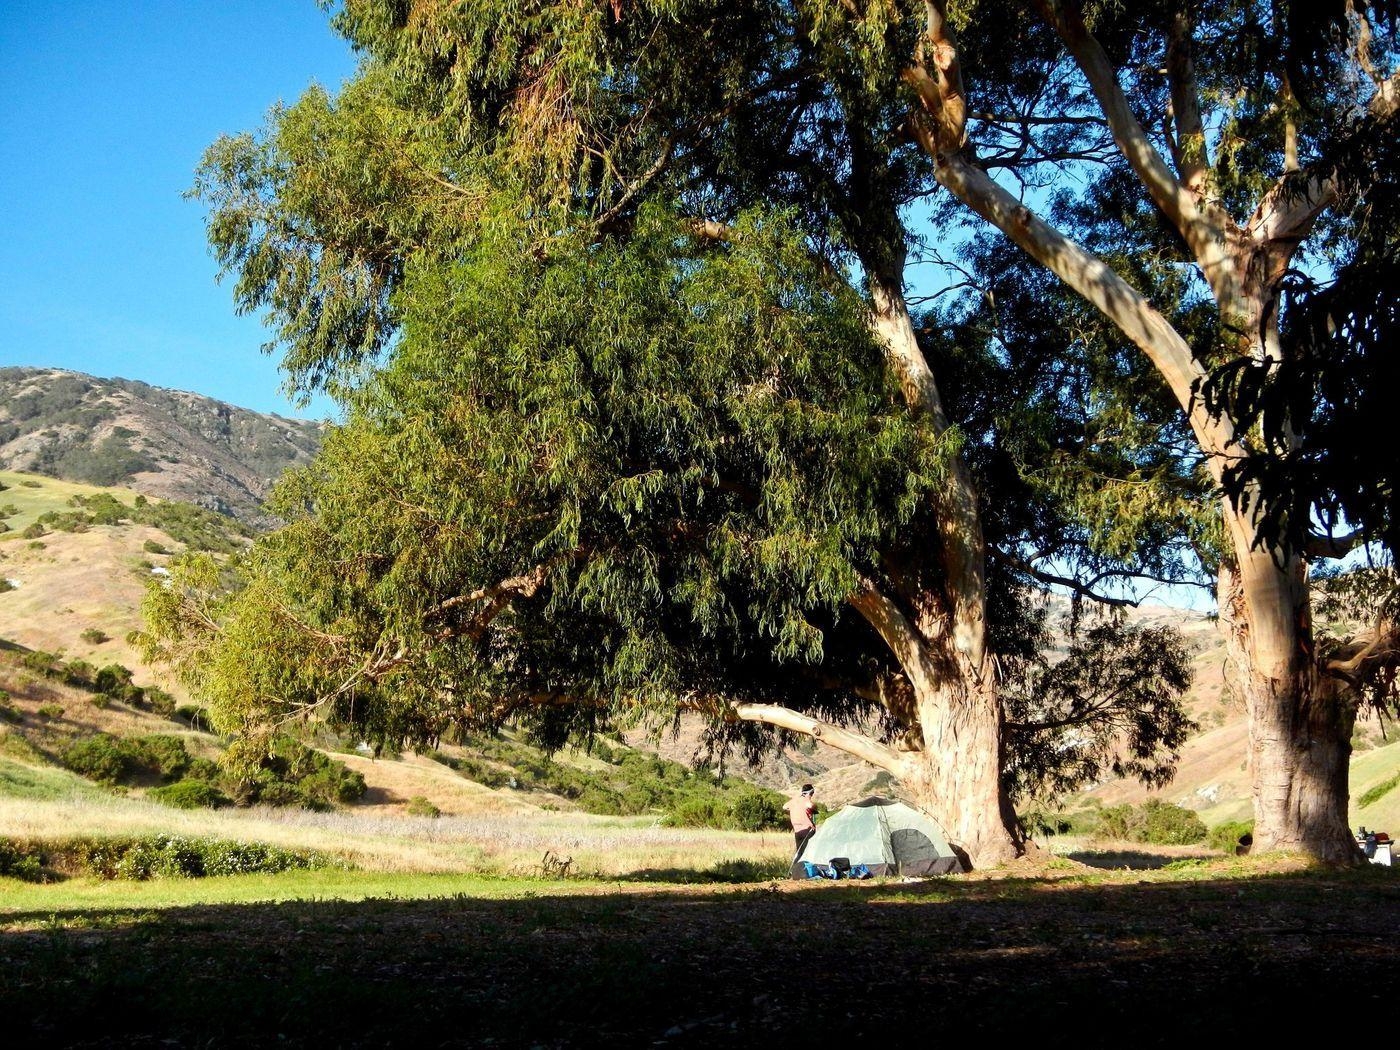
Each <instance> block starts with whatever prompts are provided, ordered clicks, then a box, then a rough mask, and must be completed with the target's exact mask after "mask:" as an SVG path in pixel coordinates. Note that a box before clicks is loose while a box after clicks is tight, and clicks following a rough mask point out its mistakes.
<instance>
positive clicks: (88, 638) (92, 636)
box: [78, 627, 110, 645]
mask: <svg viewBox="0 0 1400 1050" xmlns="http://www.w3.org/2000/svg"><path fill="white" fill-rule="evenodd" d="M78 637H80V638H81V639H82V640H83V641H85V642H87V643H88V644H89V645H101V644H102V643H103V642H105V641H109V640H110V639H109V636H108V634H107V632H106V631H103V630H99V629H98V628H96V627H86V628H84V629H83V633H82V634H80V635H79V636H78Z"/></svg>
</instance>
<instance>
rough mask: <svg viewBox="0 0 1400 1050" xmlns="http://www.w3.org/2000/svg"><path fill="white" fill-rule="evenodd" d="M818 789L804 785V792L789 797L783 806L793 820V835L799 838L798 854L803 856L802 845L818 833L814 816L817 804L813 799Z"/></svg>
mask: <svg viewBox="0 0 1400 1050" xmlns="http://www.w3.org/2000/svg"><path fill="white" fill-rule="evenodd" d="M814 795H816V789H815V788H813V787H812V785H811V784H803V785H802V793H801V794H800V795H795V796H794V797H792V798H790V799H788V801H787V804H786V805H785V806H783V808H784V809H785V810H787V814H788V819H789V820H791V821H792V836H793V838H795V839H796V840H797V853H796V854H795V855H796V856H798V857H800V856H802V847H803V846H805V845H807V840H808V839H809V838H811V837H812V836H813V835H815V834H816V831H817V825H816V822H815V821H814V820H813V818H814V817H815V816H816V813H817V804H816V802H814V801H813V796H814Z"/></svg>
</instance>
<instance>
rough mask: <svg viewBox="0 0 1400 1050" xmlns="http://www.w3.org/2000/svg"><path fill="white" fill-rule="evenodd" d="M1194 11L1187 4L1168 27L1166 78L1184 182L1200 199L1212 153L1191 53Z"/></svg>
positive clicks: (1204, 188)
mask: <svg viewBox="0 0 1400 1050" xmlns="http://www.w3.org/2000/svg"><path fill="white" fill-rule="evenodd" d="M1192 29H1193V27H1192V23H1191V14H1190V12H1189V11H1187V10H1186V9H1185V8H1184V7H1183V8H1179V9H1178V10H1177V11H1175V12H1174V13H1173V14H1172V16H1171V23H1170V25H1169V26H1168V30H1167V80H1168V83H1169V84H1170V86H1171V99H1172V102H1171V106H1172V119H1173V122H1174V123H1175V125H1176V127H1175V134H1174V135H1173V149H1174V152H1175V158H1174V159H1175V161H1176V170H1177V172H1178V173H1179V174H1180V175H1181V182H1182V184H1183V185H1184V186H1185V187H1186V189H1187V190H1188V191H1189V192H1190V193H1191V194H1192V195H1193V196H1195V198H1196V199H1197V200H1200V199H1201V198H1202V197H1203V196H1204V195H1205V190H1206V180H1207V178H1208V177H1209V175H1210V155H1209V153H1208V151H1207V148H1206V134H1205V128H1204V126H1203V125H1202V123H1201V100H1200V93H1199V89H1198V87H1197V85H1196V65H1195V60H1194V57H1193V54H1192V51H1193V47H1192V45H1193V40H1192Z"/></svg>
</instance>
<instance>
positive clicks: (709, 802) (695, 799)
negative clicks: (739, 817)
mask: <svg viewBox="0 0 1400 1050" xmlns="http://www.w3.org/2000/svg"><path fill="white" fill-rule="evenodd" d="M728 816H729V814H728V812H726V810H725V808H724V806H723V805H722V804H721V803H720V802H719V800H718V799H715V798H710V797H706V796H704V795H691V796H688V797H686V798H683V799H681V800H680V801H678V802H677V803H676V804H675V805H673V806H672V807H671V808H670V809H669V810H668V811H667V813H666V816H665V818H664V819H663V820H662V823H663V824H665V825H666V826H667V827H673V828H722V827H724V826H725V824H726V822H727V818H728Z"/></svg>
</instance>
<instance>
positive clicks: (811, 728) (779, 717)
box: [729, 703, 906, 776]
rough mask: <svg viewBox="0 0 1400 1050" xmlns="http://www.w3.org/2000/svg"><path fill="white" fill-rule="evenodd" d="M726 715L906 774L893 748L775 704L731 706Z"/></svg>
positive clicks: (892, 771)
mask: <svg viewBox="0 0 1400 1050" xmlns="http://www.w3.org/2000/svg"><path fill="white" fill-rule="evenodd" d="M729 714H730V715H731V716H732V717H734V718H737V719H739V720H740V721H744V722H762V723H764V724H765V725H771V726H777V727H778V728H779V729H788V730H791V731H792V732H794V733H803V734H805V735H806V736H810V737H811V738H812V739H813V740H820V741H821V742H822V743H823V744H830V745H831V746H832V747H834V748H836V749H837V750H838V751H844V752H845V753H846V754H848V755H854V756H855V757H856V758H859V759H862V760H864V761H866V762H869V763H870V764H871V765H873V766H877V767H879V768H880V769H883V770H886V771H888V772H890V773H892V774H894V775H895V776H902V775H903V774H904V773H905V772H906V769H905V766H906V762H905V758H904V756H903V755H902V754H901V753H900V752H898V751H896V750H895V749H894V748H892V747H888V746H887V745H885V744H882V743H880V742H879V741H878V740H872V739H871V738H870V737H868V736H865V735H863V734H861V733H857V732H854V731H853V730H850V729H846V728H845V727H844V726H838V725H832V724H831V723H830V722H823V721H821V720H820V719H816V718H812V717H810V716H808V715H803V714H799V713H798V712H796V711H793V710H790V709H789V708H786V707H779V706H778V705H777V704H746V703H737V704H731V705H730V707H729Z"/></svg>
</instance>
